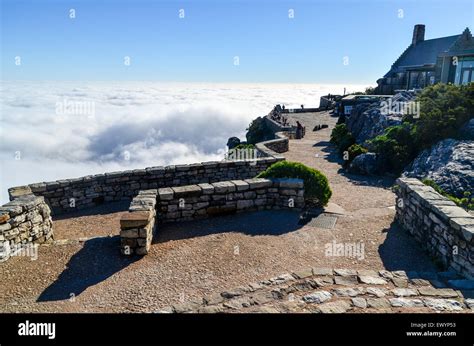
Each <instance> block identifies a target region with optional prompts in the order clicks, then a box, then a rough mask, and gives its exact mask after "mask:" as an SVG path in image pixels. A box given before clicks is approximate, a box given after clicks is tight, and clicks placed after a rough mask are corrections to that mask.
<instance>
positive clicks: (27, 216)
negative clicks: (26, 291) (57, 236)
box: [0, 194, 53, 260]
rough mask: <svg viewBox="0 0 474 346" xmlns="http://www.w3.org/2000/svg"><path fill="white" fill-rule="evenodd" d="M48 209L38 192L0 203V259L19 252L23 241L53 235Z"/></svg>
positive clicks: (38, 242) (33, 240)
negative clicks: (0, 204) (37, 194)
mask: <svg viewBox="0 0 474 346" xmlns="http://www.w3.org/2000/svg"><path fill="white" fill-rule="evenodd" d="M52 226H53V222H52V220H51V212H50V209H49V207H48V205H47V204H46V203H45V200H44V198H43V197H41V196H35V195H33V194H23V195H18V196H16V197H15V199H14V200H13V201H11V202H9V203H7V204H5V205H3V206H1V207H0V260H6V259H8V257H10V255H14V254H15V253H16V252H21V251H22V250H23V249H24V248H25V246H26V245H30V244H40V243H44V242H47V241H49V240H50V239H52V237H53V228H52Z"/></svg>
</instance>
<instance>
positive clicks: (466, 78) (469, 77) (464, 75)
mask: <svg viewBox="0 0 474 346" xmlns="http://www.w3.org/2000/svg"><path fill="white" fill-rule="evenodd" d="M473 74H474V68H463V69H462V70H461V83H460V84H463V85H466V84H468V83H470V82H474V78H473V77H474V76H473Z"/></svg>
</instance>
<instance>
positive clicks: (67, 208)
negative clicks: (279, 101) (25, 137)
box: [8, 152, 284, 214]
mask: <svg viewBox="0 0 474 346" xmlns="http://www.w3.org/2000/svg"><path fill="white" fill-rule="evenodd" d="M264 155H266V156H267V157H262V158H258V159H255V160H247V161H243V160H242V161H220V162H203V163H196V164H189V165H176V166H165V167H149V168H145V169H135V170H130V171H121V172H112V173H105V174H96V175H90V176H86V177H81V178H75V179H64V180H58V181H52V182H44V183H38V184H30V185H27V186H19V187H13V188H10V189H9V190H8V192H9V194H10V200H12V199H13V198H14V197H15V196H16V195H17V194H24V193H33V194H35V195H36V196H44V198H45V200H46V202H47V203H48V204H49V205H50V207H51V209H52V212H53V214H61V213H65V212H71V211H74V210H76V209H82V208H86V207H93V206H95V205H98V204H101V203H104V202H105V203H106V202H111V201H118V200H123V199H131V198H133V197H134V196H135V195H137V194H138V192H139V191H140V190H146V189H156V188H160V187H166V186H180V185H181V186H182V185H190V184H198V183H211V182H215V181H223V180H231V179H247V178H253V177H255V176H256V175H257V174H258V173H260V172H262V171H264V170H265V169H266V168H268V167H269V166H270V165H272V164H273V163H275V162H277V161H281V160H284V157H282V156H277V157H273V156H272V155H271V153H269V152H267V153H265V154H264Z"/></svg>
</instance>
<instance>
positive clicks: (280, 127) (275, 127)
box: [263, 115, 295, 133]
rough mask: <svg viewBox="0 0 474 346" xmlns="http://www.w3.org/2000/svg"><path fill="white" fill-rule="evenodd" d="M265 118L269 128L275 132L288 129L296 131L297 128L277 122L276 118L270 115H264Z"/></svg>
mask: <svg viewBox="0 0 474 346" xmlns="http://www.w3.org/2000/svg"><path fill="white" fill-rule="evenodd" d="M263 119H264V120H265V125H267V126H268V128H269V129H270V130H271V131H272V132H273V133H277V132H282V131H286V132H294V131H295V129H294V128H293V127H292V126H291V125H288V126H283V125H282V124H280V123H278V122H276V121H275V120H273V119H271V118H270V117H269V116H268V115H267V116H265V117H263Z"/></svg>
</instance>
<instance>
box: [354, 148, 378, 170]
mask: <svg viewBox="0 0 474 346" xmlns="http://www.w3.org/2000/svg"><path fill="white" fill-rule="evenodd" d="M379 171H380V162H379V160H378V159H377V154H375V153H365V154H360V155H358V156H356V157H355V158H354V160H352V162H351V164H350V165H349V172H350V173H354V174H364V175H371V174H378V173H379Z"/></svg>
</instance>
